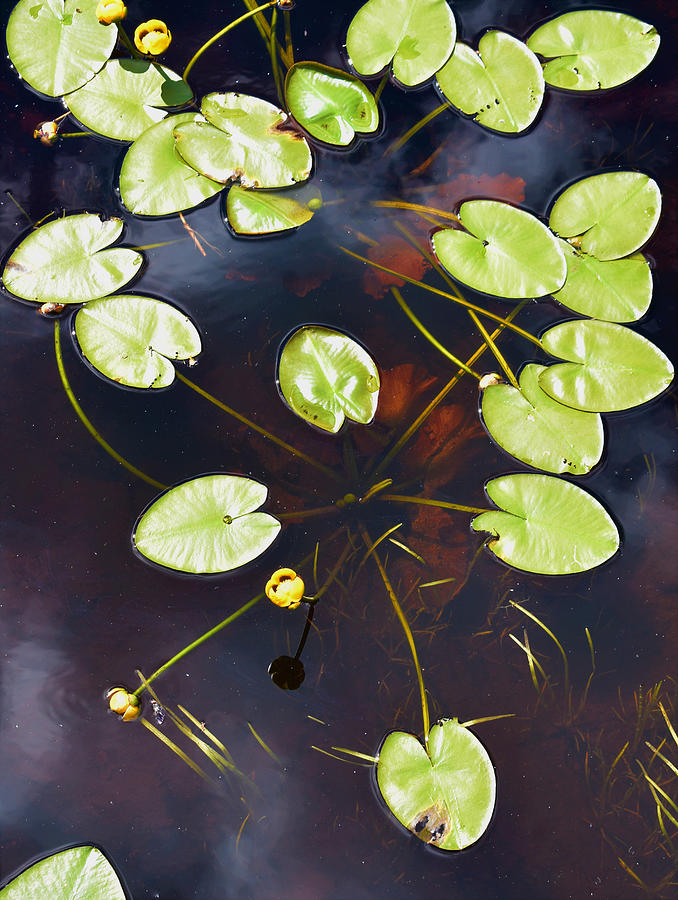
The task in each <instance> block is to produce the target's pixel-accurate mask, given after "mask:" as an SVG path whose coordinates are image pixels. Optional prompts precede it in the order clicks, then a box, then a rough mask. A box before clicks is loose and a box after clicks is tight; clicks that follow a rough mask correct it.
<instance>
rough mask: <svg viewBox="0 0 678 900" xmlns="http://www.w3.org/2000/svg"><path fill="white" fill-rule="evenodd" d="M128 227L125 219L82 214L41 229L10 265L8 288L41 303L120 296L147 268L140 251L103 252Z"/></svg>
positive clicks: (5, 278) (6, 276)
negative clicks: (123, 223)
mask: <svg viewBox="0 0 678 900" xmlns="http://www.w3.org/2000/svg"><path fill="white" fill-rule="evenodd" d="M122 227H123V226H122V219H101V218H100V217H99V216H97V215H94V214H93V213H81V214H78V215H74V216H64V217H63V218H61V219H56V220H55V221H54V222H48V223H47V224H46V225H42V226H41V227H40V228H36V229H35V230H34V231H32V232H31V233H30V234H29V235H28V237H27V238H25V239H24V240H23V241H22V242H21V243H20V244H19V246H18V247H17V248H16V250H15V251H14V253H12V255H11V256H10V258H9V260H8V261H7V265H6V266H5V270H4V272H3V273H2V280H3V282H4V284H5V287H6V288H7V290H8V291H11V292H12V293H13V294H16V296H17V297H23V299H24V300H34V301H36V302H37V303H47V302H52V303H86V302H87V301H88V300H94V299H96V298H97V297H104V296H106V294H111V293H113V291H117V290H118V289H119V288H121V287H122V286H123V285H125V284H127V282H128V281H130V280H131V279H132V278H134V276H135V275H136V274H137V272H138V271H139V266H140V265H141V263H142V262H143V257H142V255H141V254H140V253H137V252H136V250H129V249H127V248H125V247H113V248H112V249H110V250H104V249H103V248H104V247H108V246H109V244H112V243H113V241H115V240H116V239H117V238H119V237H120V234H121V233H122Z"/></svg>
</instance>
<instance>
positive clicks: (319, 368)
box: [278, 325, 379, 434]
mask: <svg viewBox="0 0 678 900" xmlns="http://www.w3.org/2000/svg"><path fill="white" fill-rule="evenodd" d="M278 383H279V385H280V391H281V393H282V395H283V397H284V398H285V400H286V401H287V403H288V404H289V405H290V407H291V408H292V410H294V412H295V413H296V414H297V415H298V416H300V417H301V418H302V419H305V420H306V421H307V422H309V423H310V424H311V425H316V426H317V427H318V428H322V429H323V430H324V431H330V432H332V434H335V433H336V432H337V431H339V429H340V428H341V426H342V425H343V424H344V417H347V418H349V419H352V420H353V421H354V422H360V423H361V424H363V425H366V424H367V423H368V422H371V421H372V419H373V418H374V414H375V412H376V409H377V401H378V399H379V372H378V370H377V366H376V364H375V362H374V360H373V359H372V357H371V356H370V355H369V353H368V352H367V351H366V350H365V349H364V347H361V346H360V344H359V343H358V342H357V341H354V340H353V338H350V337H349V336H348V335H347V334H342V332H340V331H333V330H332V329H331V328H324V327H323V326H322V325H304V326H303V327H302V328H299V329H298V330H297V331H295V332H294V334H293V335H292V336H291V337H290V338H289V340H288V341H287V343H286V344H285V346H284V347H283V349H282V352H281V354H280V359H279V361H278Z"/></svg>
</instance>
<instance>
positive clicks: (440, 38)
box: [346, 0, 457, 86]
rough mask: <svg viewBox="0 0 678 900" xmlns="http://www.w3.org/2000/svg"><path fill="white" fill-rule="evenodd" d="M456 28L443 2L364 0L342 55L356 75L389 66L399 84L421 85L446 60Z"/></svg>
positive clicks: (437, 0) (368, 73)
mask: <svg viewBox="0 0 678 900" xmlns="http://www.w3.org/2000/svg"><path fill="white" fill-rule="evenodd" d="M456 37H457V26H456V23H455V21H454V15H453V14H452V10H451V9H450V7H449V6H448V5H447V3H446V0H368V2H367V3H366V4H365V5H364V6H361V7H360V9H359V10H358V12H357V13H356V14H355V16H354V17H353V20H352V22H351V24H350V25H349V27H348V34H347V36H346V50H347V51H348V55H349V57H350V58H351V63H352V65H353V67H354V68H355V69H356V71H357V72H359V73H360V74H361V75H376V74H377V73H378V72H381V70H382V69H383V68H385V67H386V66H387V65H388V64H389V63H390V62H391V61H393V74H394V75H395V77H396V78H397V79H398V81H399V82H400V83H401V84H406V85H408V86H412V85H415V84H421V83H422V82H423V81H426V80H427V79H428V78H430V77H431V76H432V75H434V74H435V73H436V72H437V71H438V69H440V67H441V66H442V65H443V64H444V63H445V62H446V61H447V60H448V59H449V56H450V53H452V50H453V49H454V42H455V40H456Z"/></svg>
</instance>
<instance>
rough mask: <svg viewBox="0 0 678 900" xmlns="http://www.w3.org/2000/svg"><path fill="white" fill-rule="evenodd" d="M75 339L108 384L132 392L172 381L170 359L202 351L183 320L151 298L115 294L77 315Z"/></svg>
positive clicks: (192, 328) (192, 329)
mask: <svg viewBox="0 0 678 900" xmlns="http://www.w3.org/2000/svg"><path fill="white" fill-rule="evenodd" d="M75 336H76V338H77V339H78V344H79V345H80V349H81V351H82V354H83V356H84V357H85V359H86V360H87V361H88V362H89V363H90V364H91V365H92V366H93V367H94V368H95V369H96V370H97V371H98V372H101V374H102V375H104V376H105V377H106V378H110V379H111V381H115V382H117V383H118V384H125V385H128V386H129V387H136V388H162V387H167V385H169V384H172V382H173V381H174V366H173V365H172V363H171V362H170V360H173V359H189V358H191V357H194V356H197V355H198V354H199V353H200V350H201V349H202V347H201V343H200V334H199V333H198V330H197V328H196V327H195V325H194V324H193V322H191V320H190V319H189V318H188V316H187V315H185V314H184V313H182V312H180V311H179V310H178V309H176V308H175V307H174V306H170V304H169V303H164V302H163V301H162V300H154V299H153V298H151V297H138V296H134V295H131V294H117V295H116V296H115V297H104V298H103V299H102V300H93V301H92V302H91V303H88V304H87V305H86V306H83V308H82V309H80V310H78V314H77V315H76V317H75Z"/></svg>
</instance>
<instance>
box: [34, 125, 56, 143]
mask: <svg viewBox="0 0 678 900" xmlns="http://www.w3.org/2000/svg"><path fill="white" fill-rule="evenodd" d="M33 137H34V138H35V139H36V140H39V141H40V143H41V144H46V145H47V146H48V147H51V145H52V144H54V143H56V141H57V139H58V137H59V125H58V123H57V122H41V123H40V124H39V125H38V127H37V128H36V129H35V131H34V132H33Z"/></svg>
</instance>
